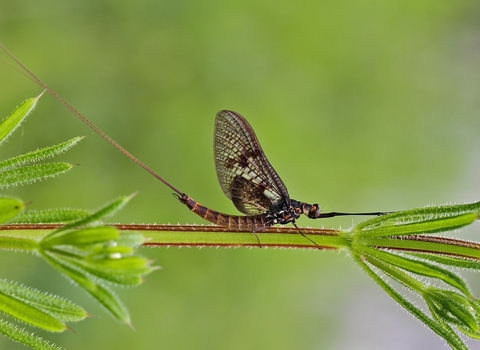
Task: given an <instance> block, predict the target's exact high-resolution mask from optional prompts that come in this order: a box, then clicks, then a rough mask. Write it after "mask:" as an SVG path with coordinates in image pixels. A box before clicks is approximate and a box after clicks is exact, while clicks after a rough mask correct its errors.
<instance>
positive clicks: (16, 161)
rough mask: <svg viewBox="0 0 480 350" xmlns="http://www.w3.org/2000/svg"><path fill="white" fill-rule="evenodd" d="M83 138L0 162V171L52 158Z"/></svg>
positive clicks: (76, 138)
mask: <svg viewBox="0 0 480 350" xmlns="http://www.w3.org/2000/svg"><path fill="white" fill-rule="evenodd" d="M82 139H83V137H74V138H73V139H71V140H68V141H66V142H62V143H59V144H58V145H55V146H50V147H45V148H41V149H38V150H36V151H32V152H28V153H25V154H22V155H20V156H17V157H13V158H9V159H7V160H4V161H2V162H0V171H4V170H8V169H14V168H18V167H20V166H23V165H25V164H27V163H34V162H38V161H41V160H44V159H47V158H51V157H54V156H56V155H59V154H62V153H64V152H66V151H68V150H69V149H70V148H72V147H73V146H75V145H76V144H77V143H78V142H79V141H80V140H82Z"/></svg>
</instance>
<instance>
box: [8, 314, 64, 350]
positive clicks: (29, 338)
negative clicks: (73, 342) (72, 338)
mask: <svg viewBox="0 0 480 350" xmlns="http://www.w3.org/2000/svg"><path fill="white" fill-rule="evenodd" d="M0 333H2V334H3V335H5V336H6V337H8V338H10V339H11V340H13V341H15V342H18V343H21V344H23V345H26V346H28V347H30V348H32V349H36V350H62V348H61V347H59V346H56V345H54V344H50V343H49V342H48V341H47V340H45V339H43V338H42V337H39V336H38V335H35V334H34V333H32V332H27V331H26V330H25V329H21V328H18V327H17V326H16V325H14V324H13V323H10V322H7V321H4V320H0Z"/></svg>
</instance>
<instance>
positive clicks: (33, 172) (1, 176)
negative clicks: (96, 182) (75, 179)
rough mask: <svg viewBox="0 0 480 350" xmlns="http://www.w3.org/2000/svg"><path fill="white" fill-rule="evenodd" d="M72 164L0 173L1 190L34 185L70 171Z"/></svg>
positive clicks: (36, 166)
mask: <svg viewBox="0 0 480 350" xmlns="http://www.w3.org/2000/svg"><path fill="white" fill-rule="evenodd" d="M72 167H73V165H72V164H68V163H63V162H58V163H47V164H39V165H31V166H24V167H22V168H15V169H10V170H5V171H2V172H0V188H6V187H10V186H18V185H21V184H25V183H32V182H35V181H37V180H43V179H46V178H49V177H52V176H56V175H59V174H61V173H64V172H66V171H68V170H70V169H71V168H72Z"/></svg>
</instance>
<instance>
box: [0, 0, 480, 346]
mask: <svg viewBox="0 0 480 350" xmlns="http://www.w3.org/2000/svg"><path fill="white" fill-rule="evenodd" d="M479 16H480V3H479V2H478V1H446V0H445V1H443V0H440V1H438V0H435V1H433V0H430V1H421V2H419V1H405V0H402V1H375V0H374V1H363V0H362V1H355V2H351V1H300V2H294V1H268V0H267V1H251V0H244V1H229V2H225V1H218V0H213V1H171V0H168V1H161V0H157V1H148V0H145V1H113V0H97V1H79V2H72V1H59V0H41V1H34V2H32V1H25V0H3V1H2V2H0V41H1V42H2V43H3V44H5V45H6V46H7V47H8V48H9V49H10V50H11V51H12V52H13V53H15V55H17V56H18V57H19V58H20V59H21V60H22V61H23V62H24V63H25V64H26V65H27V66H28V67H30V68H31V69H32V70H33V71H34V72H35V73H36V74H38V75H39V76H40V77H41V78H43V79H44V80H45V81H46V82H47V83H48V84H49V85H50V86H51V87H53V88H54V89H55V90H56V91H57V92H58V93H60V95H62V96H63V97H64V98H65V99H66V100H68V101H69V102H70V103H71V104H73V105H74V106H75V107H76V108H77V109H79V110H80V111H81V112H82V113H84V114H85V115H86V116H87V117H88V118H90V120H92V121H93V122H94V123H96V124H97V125H98V126H99V127H100V128H102V129H103V130H104V131H105V132H107V133H108V134H109V135H110V136H111V137H113V138H114V139H115V140H117V141H118V142H119V143H120V144H122V145H123V146H124V147H125V148H127V149H128V150H130V151H131V152H132V153H133V154H135V155H136V156H138V157H139V158H140V159H141V160H142V161H144V162H145V163H147V164H148V165H149V166H151V167H152V168H153V169H154V170H156V171H157V172H159V173H160V174H161V175H162V176H164V177H165V178H166V179H168V180H169V181H172V182H173V184H174V185H175V186H177V187H179V188H180V189H181V190H183V191H185V192H187V193H188V194H190V195H191V196H192V197H194V198H195V199H197V200H198V201H200V202H201V203H203V204H206V205H208V206H211V207H213V208H215V209H218V210H221V211H224V212H230V213H235V209H234V207H233V205H232V204H231V203H229V201H228V199H227V198H225V197H224V196H223V194H222V192H221V190H220V187H219V186H218V184H217V180H216V175H215V170H214V165H213V155H212V134H213V122H214V116H215V114H216V112H217V111H219V110H221V109H231V110H234V111H237V112H239V113H241V114H242V115H244V116H245V117H246V118H247V119H248V120H249V121H250V122H251V124H252V126H253V128H254V129H255V131H256V132H257V135H258V137H259V139H260V141H261V143H262V145H263V148H264V150H265V152H266V154H267V155H268V157H269V159H270V161H271V163H272V164H273V165H274V167H275V168H276V170H277V172H278V173H279V174H280V176H281V177H282V179H283V180H284V182H285V183H286V184H287V186H288V189H289V192H290V194H291V195H292V197H293V198H295V199H299V200H303V201H307V202H318V203H320V204H321V206H322V207H323V208H324V210H328V211H372V210H400V209H408V208H413V207H416V206H424V205H428V204H443V203H451V202H456V203H463V202H466V201H473V200H478V199H479V192H480V184H479V178H480V158H479V149H480V137H479V135H480V112H479V110H480V98H479V97H480V22H479V21H478V18H479ZM40 91H41V89H40V88H39V87H37V86H36V85H35V84H33V83H32V82H30V81H29V80H27V79H25V78H24V77H23V76H22V75H21V74H19V73H18V72H17V71H15V70H14V69H13V68H12V67H10V66H8V65H7V64H6V63H4V62H0V96H1V98H0V114H1V115H7V114H8V113H9V112H10V111H11V110H13V108H14V107H15V106H16V105H17V104H18V103H20V102H21V101H22V100H24V99H25V98H27V97H31V96H35V95H37V94H38V93H39V92H40ZM76 135H90V136H88V137H87V138H86V139H85V140H83V141H82V142H81V144H80V145H79V146H77V147H76V148H75V149H73V150H72V151H70V152H69V153H68V154H66V155H65V156H62V159H64V160H66V161H70V162H72V163H76V164H79V166H77V167H76V168H75V169H74V170H73V171H71V172H70V173H68V174H66V175H64V176H61V177H59V178H57V179H54V180H50V181H45V182H41V183H36V184H33V185H30V186H24V187H19V188H15V189H10V190H8V191H6V193H8V194H13V195H17V196H20V197H21V198H23V199H25V200H28V201H32V204H31V208H47V207H65V206H69V207H82V208H92V209H93V208H96V207H98V206H100V205H101V204H103V203H105V202H108V201H109V200H110V199H112V198H116V197H117V196H118V195H121V194H129V193H132V192H134V191H138V192H139V194H138V196H137V197H136V198H135V199H134V200H133V201H132V202H131V204H130V205H128V206H127V208H125V209H124V210H123V211H122V212H121V214H120V215H118V216H117V217H116V218H115V219H116V220H118V221H120V222H124V223H130V222H135V223H153V222H156V223H169V222H170V223H177V222H180V223H201V220H200V219H199V218H198V217H197V216H195V215H193V214H191V213H190V212H189V211H188V210H186V208H184V207H183V206H181V205H180V204H179V203H178V202H177V201H176V200H175V199H174V198H173V197H172V196H171V191H170V190H169V189H167V188H166V187H165V186H163V185H162V184H161V183H159V182H158V181H157V180H155V179H154V178H153V177H151V176H149V175H148V174H147V173H145V172H144V171H143V170H141V169H140V168H139V167H137V166H136V165H134V164H133V163H132V162H130V161H129V160H127V159H126V158H125V157H124V156H122V155H121V154H120V153H119V152H117V151H116V150H114V149H113V148H112V147H111V146H109V145H108V144H107V143H106V142H104V141H103V140H101V139H100V138H99V137H98V136H96V135H94V134H91V131H90V130H89V129H87V128H86V127H85V126H84V125H83V124H81V123H80V122H79V121H78V120H76V119H75V117H73V116H72V115H71V114H69V112H67V111H66V110H65V109H64V108H63V107H62V106H61V105H60V104H59V103H58V102H57V101H55V100H54V99H53V98H52V97H50V96H44V97H43V98H42V100H41V101H40V105H39V106H38V108H37V110H36V111H35V113H34V114H33V115H31V116H30V117H29V120H28V121H27V123H25V124H24V126H23V127H22V128H21V130H19V131H17V133H16V135H15V137H14V138H12V139H11V140H10V142H9V143H8V144H7V145H6V146H5V147H4V148H2V157H6V156H9V155H13V154H18V153H19V152H26V151H28V150H32V149H35V148H37V147H43V146H47V145H51V144H54V143H58V142H61V141H64V140H67V139H69V138H70V137H73V136H76ZM358 220H360V219H359V218H343V219H338V220H337V219H331V220H323V221H317V222H312V221H309V220H308V219H301V220H300V221H299V224H300V225H303V226H306V225H311V226H314V227H321V226H325V227H334V228H336V227H340V226H341V227H349V226H350V225H352V223H353V222H358ZM479 234H480V227H479V225H478V224H477V225H473V226H472V227H471V228H468V229H466V230H463V231H461V232H456V233H454V235H455V237H461V238H473V239H477V240H478V237H479ZM143 251H144V253H145V254H146V255H147V256H149V257H151V258H152V259H155V261H156V262H157V264H158V265H161V266H162V269H161V270H159V271H156V272H155V273H153V274H152V275H150V276H149V277H148V281H147V282H146V283H145V284H144V285H143V286H141V287H139V288H136V289H122V290H119V294H120V295H121V296H122V297H123V299H124V301H125V303H126V304H127V305H128V307H129V308H130V310H131V314H132V318H133V322H134V326H135V331H133V330H131V329H129V328H128V327H126V326H124V325H121V324H118V323H117V322H115V321H114V320H113V319H111V318H110V317H109V316H108V315H107V314H106V312H105V311H104V310H102V309H101V308H100V307H99V306H98V305H96V304H95V303H94V302H93V301H92V300H91V299H90V298H88V297H87V296H86V295H85V294H84V293H83V292H81V291H79V290H77V289H76V288H74V287H73V286H72V285H70V284H69V283H68V282H67V281H66V280H65V279H63V278H62V277H60V276H58V274H57V273H56V272H54V271H53V270H52V269H51V268H50V267H48V266H47V265H46V264H45V263H44V262H42V261H40V260H39V259H38V258H36V257H34V256H31V255H22V254H18V253H13V252H2V253H1V255H0V264H1V266H2V276H3V277H5V278H9V279H14V280H17V281H20V282H22V283H25V284H28V285H32V286H35V287H37V288H39V289H42V290H46V291H50V292H52V293H60V294H62V295H64V296H66V297H68V298H70V299H73V300H75V301H77V302H79V303H81V304H82V305H83V306H84V307H86V308H87V310H88V311H89V312H91V313H92V314H95V315H97V316H98V317H96V318H91V319H88V320H85V321H83V322H80V323H78V324H74V325H72V327H73V328H74V330H75V332H65V333H64V334H60V335H52V334H48V333H43V332H39V334H41V335H42V336H44V337H46V338H48V339H52V340H53V341H54V342H56V343H57V344H59V345H61V346H64V347H66V348H67V349H87V348H90V349H133V348H135V349H247V348H248V349H426V348H430V349H433V348H440V347H442V346H443V344H444V342H443V340H441V339H440V338H438V337H437V336H436V335H434V334H433V333H431V332H430V331H429V330H428V329H426V328H425V327H424V326H423V325H422V324H420V323H419V322H418V321H416V320H415V319H414V318H413V317H412V316H410V315H409V314H407V313H406V312H405V311H403V310H402V309H401V308H400V307H399V306H397V305H396V304H395V302H394V301H393V300H391V299H390V298H389V297H388V296H387V295H386V294H385V293H384V292H383V291H382V290H381V289H380V288H379V287H377V286H376V285H375V284H374V283H373V281H371V280H370V279H369V278H368V277H367V276H366V275H364V273H363V272H361V270H360V269H359V268H357V267H356V266H355V265H354V263H353V262H352V261H351V260H350V258H349V257H348V256H347V255H346V254H344V253H331V252H318V251H301V250H297V251H290V250H289V251H286V250H273V249H267V250H265V249H262V250H260V249H251V250H248V249H201V250H199V249H187V248H183V249H176V248H173V249H172V248H170V249H166V248H165V249H163V248H162V249H144V250H143ZM469 281H470V284H471V285H472V287H473V288H474V290H476V292H477V295H479V294H480V283H479V279H478V275H473V274H472V275H470V276H469ZM470 344H473V345H472V347H474V346H478V344H474V343H473V342H472V343H470ZM0 348H2V349H7V348H8V349H17V348H18V349H20V348H23V347H20V346H17V345H13V344H12V343H11V342H9V341H6V340H4V339H2V338H0Z"/></svg>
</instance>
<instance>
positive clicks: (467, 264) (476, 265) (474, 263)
mask: <svg viewBox="0 0 480 350" xmlns="http://www.w3.org/2000/svg"><path fill="white" fill-rule="evenodd" d="M409 254H410V255H413V256H416V257H419V258H421V259H425V260H430V261H433V262H436V263H439V264H443V265H447V266H454V267H458V268H464V269H472V270H480V261H478V260H471V259H467V258H464V257H450V256H442V255H434V254H431V253H430V254H429V253H419V252H409Z"/></svg>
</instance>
